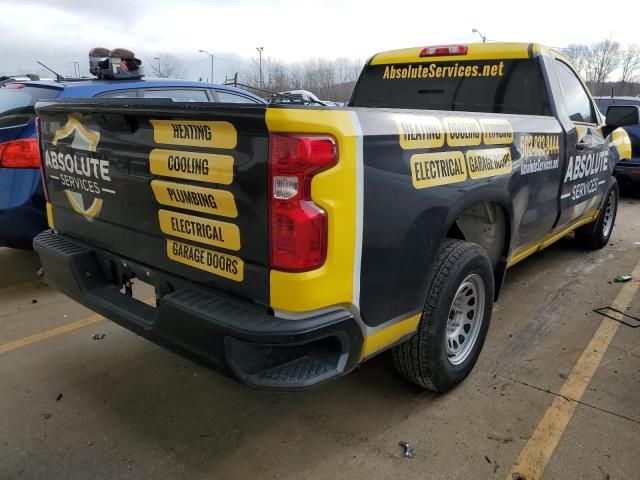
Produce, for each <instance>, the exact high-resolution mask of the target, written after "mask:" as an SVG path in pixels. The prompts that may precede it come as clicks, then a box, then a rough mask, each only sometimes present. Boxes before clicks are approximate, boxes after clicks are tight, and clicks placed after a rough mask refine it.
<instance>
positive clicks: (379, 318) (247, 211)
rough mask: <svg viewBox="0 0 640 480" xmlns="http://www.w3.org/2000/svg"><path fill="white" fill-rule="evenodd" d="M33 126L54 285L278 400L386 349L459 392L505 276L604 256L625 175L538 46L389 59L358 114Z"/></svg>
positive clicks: (62, 120) (210, 110)
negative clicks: (562, 242) (146, 294)
mask: <svg viewBox="0 0 640 480" xmlns="http://www.w3.org/2000/svg"><path fill="white" fill-rule="evenodd" d="M37 112H38V115H39V119H40V120H39V122H40V123H39V131H40V142H41V144H40V148H41V155H42V165H43V173H44V176H45V185H46V190H47V196H48V203H47V212H48V218H49V225H50V228H51V230H47V231H46V232H44V233H42V234H41V235H39V236H38V237H37V238H36V239H35V241H34V247H35V249H36V250H37V251H38V253H39V254H40V258H41V260H42V264H43V267H44V272H45V276H46V279H47V281H48V282H49V283H50V284H51V285H53V286H54V287H56V288H58V289H59V290H61V291H62V292H64V293H65V294H66V295H68V296H69V297H71V298H73V299H75V300H77V301H78V302H80V303H82V304H84V305H86V306H88V307H89V308H91V309H93V310H95V311H96V312H98V313H100V314H101V315H104V316H106V317H108V318H110V319H111V320H113V321H115V322H117V323H119V324H120V325H122V326H124V327H126V328H128V329H130V330H132V331H134V332H136V333H137V334H139V335H142V336H144V337H146V338H148V339H150V340H152V341H154V342H157V343H159V344H161V345H164V346H166V347H168V348H171V349H174V350H176V351H180V352H186V354H189V355H195V357H196V358H198V359H200V360H204V361H205V362H207V363H210V364H212V365H215V366H217V367H219V368H218V369H219V370H221V371H223V372H226V373H227V374H229V375H232V376H234V377H235V378H236V379H238V380H239V381H240V382H242V383H244V384H246V385H249V386H253V387H259V388H268V389H299V388H306V387H310V386H312V385H317V384H320V383H322V382H325V381H328V380H331V379H335V378H337V377H340V376H342V375H344V374H346V373H348V372H350V371H353V370H354V369H356V368H357V367H358V366H359V365H361V364H362V363H363V362H364V361H366V360H367V359H369V358H371V357H373V356H374V355H377V354H379V353H381V352H383V351H385V350H387V349H392V357H393V361H394V364H395V366H396V367H397V369H398V371H399V372H400V374H402V375H403V376H405V377H406V378H407V379H408V380H409V381H411V382H413V383H415V384H417V385H419V386H421V387H424V388H427V389H431V390H435V391H446V390H449V389H451V388H453V387H454V386H455V385H457V384H458V383H460V382H461V381H462V380H463V379H464V378H465V377H466V376H467V375H468V374H469V372H470V371H471V370H472V368H473V366H474V364H475V363H476V361H477V359H478V356H479V354H480V351H481V349H482V346H483V343H484V340H485V337H486V335H487V331H488V328H489V322H490V319H491V313H492V308H493V304H494V301H495V300H497V298H498V294H499V292H500V288H501V286H502V284H503V282H504V278H505V273H506V271H507V269H508V268H509V267H511V266H512V265H514V264H516V263H518V262H520V261H521V260H523V259H524V258H526V257H528V256H530V255H532V254H534V253H535V252H537V251H539V250H541V249H543V248H545V247H547V246H548V245H550V244H552V243H553V242H555V241H557V240H558V239H560V238H562V237H565V236H567V235H569V234H572V232H574V234H575V239H576V241H578V242H580V244H581V245H583V246H584V247H585V248H590V249H597V248H601V247H603V246H605V245H606V244H607V241H608V239H609V237H610V235H611V232H612V230H613V227H614V221H615V216H616V207H617V203H618V187H617V184H616V180H615V178H614V177H613V176H612V173H613V171H614V168H615V166H616V164H617V163H618V162H619V161H622V160H625V159H627V158H629V156H630V144H629V139H628V137H627V135H626V134H625V133H624V131H623V130H622V129H613V128H612V127H611V126H609V125H607V124H606V122H605V119H604V117H603V116H602V115H601V114H600V112H599V111H598V110H597V108H595V104H594V102H593V99H592V97H591V95H590V94H589V92H588V90H587V88H586V87H585V85H584V84H583V82H582V81H581V80H580V78H579V76H578V75H577V74H576V73H575V70H574V69H573V67H572V66H571V65H570V64H569V62H568V60H567V59H566V58H565V57H564V56H562V55H561V54H560V53H559V52H556V51H554V50H551V49H549V48H546V47H544V46H541V45H537V44H515V43H491V44H469V45H447V46H434V47H425V48H422V47H419V48H409V49H404V50H396V51H388V52H384V53H379V54H377V55H375V56H373V57H372V58H371V59H370V60H369V61H368V62H367V63H366V65H365V66H364V68H363V71H362V73H361V75H360V78H359V80H358V82H357V85H356V87H355V89H354V92H353V96H352V99H351V102H350V104H349V105H348V106H347V107H344V108H324V107H313V106H297V107H296V106H266V105H238V104H226V105H223V104H217V105H210V104H197V103H196V104H194V103H191V104H184V103H173V104H163V105H159V104H154V103H153V102H148V101H145V100H142V99H127V100H119V101H116V100H103V99H87V100H82V101H81V100H73V101H71V100H70V101H52V102H47V103H41V104H39V105H38V106H37ZM135 282H142V283H145V284H149V285H151V286H153V289H154V290H155V298H154V299H146V300H147V301H144V300H145V299H144V298H140V295H136V294H135V291H134V289H133V288H132V284H135ZM132 291H134V293H133V294H132Z"/></svg>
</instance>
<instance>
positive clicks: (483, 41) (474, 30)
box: [471, 28, 487, 43]
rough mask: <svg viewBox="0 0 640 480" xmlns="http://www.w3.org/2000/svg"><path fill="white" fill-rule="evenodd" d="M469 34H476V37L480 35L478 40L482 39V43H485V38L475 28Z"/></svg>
mask: <svg viewBox="0 0 640 480" xmlns="http://www.w3.org/2000/svg"><path fill="white" fill-rule="evenodd" d="M471 33H477V34H478V35H480V38H481V39H482V43H487V37H485V36H484V35H482V34H481V33H480V31H479V30H478V29H477V28H474V29H473V30H471Z"/></svg>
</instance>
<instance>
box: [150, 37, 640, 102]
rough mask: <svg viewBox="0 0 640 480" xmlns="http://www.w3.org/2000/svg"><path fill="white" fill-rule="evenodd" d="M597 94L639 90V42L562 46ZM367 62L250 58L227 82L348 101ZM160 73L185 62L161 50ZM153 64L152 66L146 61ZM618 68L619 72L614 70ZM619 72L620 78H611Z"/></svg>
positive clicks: (156, 72)
mask: <svg viewBox="0 0 640 480" xmlns="http://www.w3.org/2000/svg"><path fill="white" fill-rule="evenodd" d="M561 50H562V51H563V53H564V54H565V55H566V56H567V57H568V58H569V60H571V62H572V63H573V65H574V66H575V68H576V69H577V70H578V73H579V74H580V75H581V76H582V77H583V79H584V80H585V81H586V82H587V84H588V86H589V88H590V89H591V92H592V93H593V94H594V95H638V94H640V83H638V82H637V81H638V80H639V79H640V45H639V44H635V43H633V44H629V45H627V46H626V48H624V49H623V48H622V47H621V45H620V43H619V42H616V41H614V40H612V39H606V40H602V41H599V42H594V43H592V44H590V45H587V44H582V43H573V44H570V45H569V46H567V47H566V48H562V49H561ZM363 64H364V62H363V61H361V60H355V59H350V58H346V57H341V58H336V59H327V58H309V59H306V60H302V61H298V62H286V61H284V60H280V59H275V58H271V57H267V58H263V60H262V65H260V62H259V60H258V59H257V58H253V59H252V60H251V64H250V65H248V64H247V65H245V66H243V67H241V69H240V70H239V71H238V72H237V73H235V75H232V76H230V77H227V82H226V83H230V84H234V83H235V84H237V85H239V86H243V87H245V88H249V89H251V90H253V91H254V92H255V93H257V94H258V95H261V96H263V97H268V96H269V92H282V91H286V90H309V91H311V92H313V93H314V94H316V95H317V96H318V97H319V98H320V99H321V100H334V101H339V102H346V101H348V100H349V98H350V96H351V92H352V91H353V87H354V85H355V82H356V80H357V79H358V76H359V75H360V71H361V70H362V66H363ZM147 65H148V66H150V67H151V68H150V70H151V72H150V73H151V74H152V75H153V76H156V77H163V78H167V77H172V78H181V77H183V75H184V73H185V65H184V64H183V62H182V61H181V60H180V59H179V58H178V57H176V56H175V55H171V54H166V53H165V54H160V55H157V56H156V57H153V60H150V61H149V63H148V64H147ZM147 68H149V67H147ZM614 74H615V75H614ZM612 77H615V78H612Z"/></svg>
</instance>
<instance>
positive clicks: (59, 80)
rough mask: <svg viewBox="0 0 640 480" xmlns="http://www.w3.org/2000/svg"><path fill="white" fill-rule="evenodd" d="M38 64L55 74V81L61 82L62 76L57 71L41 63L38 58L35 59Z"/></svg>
mask: <svg viewBox="0 0 640 480" xmlns="http://www.w3.org/2000/svg"><path fill="white" fill-rule="evenodd" d="M37 63H38V64H40V65H42V66H43V67H44V68H46V69H47V70H49V71H50V72H51V73H53V74H54V75H55V76H56V81H57V82H61V81H62V80H64V77H63V76H62V75H60V74H59V73H58V72H56V71H54V70H52V69H51V68H49V67H47V66H46V65H45V64H44V63H42V62H41V61H40V60H38V61H37Z"/></svg>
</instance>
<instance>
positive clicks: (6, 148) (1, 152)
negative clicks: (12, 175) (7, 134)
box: [0, 138, 41, 168]
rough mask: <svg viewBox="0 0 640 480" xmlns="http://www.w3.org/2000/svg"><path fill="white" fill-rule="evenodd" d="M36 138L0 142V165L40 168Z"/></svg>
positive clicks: (5, 166)
mask: <svg viewBox="0 0 640 480" xmlns="http://www.w3.org/2000/svg"><path fill="white" fill-rule="evenodd" d="M40 163H41V162H40V149H39V147H38V140H37V139H35V138H27V139H25V140H14V141H12V142H7V143H1V144H0V167H4V168H40Z"/></svg>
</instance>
